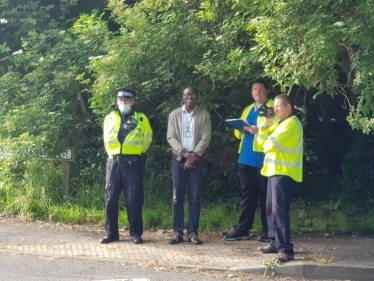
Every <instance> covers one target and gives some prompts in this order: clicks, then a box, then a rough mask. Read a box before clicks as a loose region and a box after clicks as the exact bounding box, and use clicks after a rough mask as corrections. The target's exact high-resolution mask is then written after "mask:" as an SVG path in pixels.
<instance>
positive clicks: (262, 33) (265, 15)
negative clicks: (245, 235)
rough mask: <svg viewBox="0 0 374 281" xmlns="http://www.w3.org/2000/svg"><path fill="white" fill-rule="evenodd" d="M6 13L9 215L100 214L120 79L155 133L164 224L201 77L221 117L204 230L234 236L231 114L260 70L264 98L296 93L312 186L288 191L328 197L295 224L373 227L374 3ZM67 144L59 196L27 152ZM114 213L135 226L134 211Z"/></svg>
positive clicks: (316, 199)
mask: <svg viewBox="0 0 374 281" xmlns="http://www.w3.org/2000/svg"><path fill="white" fill-rule="evenodd" d="M106 5H107V7H106V8H105V6H106ZM0 8H1V9H0V20H1V21H0V85H1V87H0V104H1V105H2V106H1V108H0V120H1V122H2V124H3V126H1V128H0V146H1V149H0V153H2V154H4V153H5V154H10V153H12V155H11V156H9V157H3V158H1V163H0V176H1V181H0V182H1V184H0V203H1V207H0V208H1V211H2V212H3V213H6V214H21V215H27V216H31V217H39V218H45V219H52V220H66V221H71V222H85V221H90V222H91V221H97V220H100V223H102V217H103V213H102V212H103V209H104V199H103V198H104V185H105V161H106V160H105V159H106V155H105V152H104V149H103V144H102V130H101V124H102V119H103V117H104V116H105V115H106V114H108V113H109V111H110V110H111V109H113V108H114V106H115V94H114V93H115V92H114V89H115V88H117V87H123V86H126V87H132V88H134V89H135V90H137V92H138V96H137V99H136V104H135V106H136V109H137V110H139V111H142V112H144V113H145V114H146V115H147V116H148V117H149V119H150V121H151V124H152V128H153V131H154V142H153V143H152V146H151V149H150V150H149V152H148V154H149V161H148V163H147V168H146V174H145V194H146V202H147V204H148V206H146V209H145V211H144V219H145V222H146V224H147V225H150V226H156V225H160V226H162V227H165V228H166V227H168V226H170V222H171V217H170V216H171V214H170V204H171V198H172V183H171V178H170V160H171V159H170V158H171V157H170V149H169V147H168V145H167V142H166V139H165V135H166V126H167V117H168V114H169V113H170V112H171V111H172V110H173V109H175V108H177V107H178V106H180V105H181V91H182V90H183V89H184V88H185V87H187V86H189V85H192V86H195V87H198V88H199V90H200V95H199V100H198V103H199V104H200V105H201V106H203V107H204V108H206V109H207V110H208V111H209V112H210V113H211V117H212V124H213V134H212V142H211V146H210V149H209V150H208V152H207V153H206V155H205V160H206V161H207V166H206V174H205V181H204V194H203V203H204V206H206V209H204V211H203V216H202V228H203V229H209V230H210V229H217V228H220V227H223V228H230V229H231V227H232V225H231V224H232V222H233V221H236V215H237V213H238V206H239V201H240V199H239V196H238V195H239V186H238V178H237V164H236V163H237V157H238V155H237V148H238V144H239V143H238V140H236V139H235V138H234V136H233V132H232V131H231V130H230V129H229V128H227V126H226V125H225V123H224V119H226V118H237V117H239V116H240V114H241V112H242V110H243V109H244V107H245V106H247V105H248V104H250V103H251V102H253V99H252V98H251V95H250V91H251V83H252V82H253V81H254V80H255V79H256V78H259V77H266V79H268V80H267V83H268V85H269V93H270V97H274V96H275V95H277V94H278V93H280V92H281V91H287V92H288V93H289V95H291V96H292V97H294V99H295V102H296V106H297V109H298V112H299V113H298V117H299V118H300V119H301V120H302V122H303V125H304V132H305V153H304V155H305V157H304V175H305V181H304V182H303V183H302V184H301V185H300V186H299V187H298V189H297V190H296V191H295V197H296V198H298V200H302V201H305V202H311V203H312V204H316V205H317V206H322V205H324V204H325V205H328V206H329V207H328V208H329V211H326V212H325V211H322V214H323V216H325V217H326V218H325V219H324V220H321V221H318V220H317V219H315V218H314V219H313V218H311V217H309V215H308V214H307V213H303V212H301V211H300V214H299V213H296V216H297V217H298V219H297V222H295V225H294V226H293V229H294V230H295V231H298V232H303V231H311V229H312V230H313V229H315V230H316V231H317V230H318V231H321V232H324V231H328V230H334V231H335V230H336V231H337V232H345V231H351V230H352V229H354V228H357V229H362V230H363V231H370V229H371V226H370V223H368V224H367V226H365V224H364V222H367V219H366V218H365V217H363V216H361V214H364V213H370V212H371V211H372V208H373V202H374V201H373V200H374V198H373V196H374V194H373V192H372V190H371V186H372V181H373V172H372V171H373V170H374V169H373V168H374V167H373V161H372V155H373V153H374V147H373V143H374V142H373V135H372V134H371V133H372V130H373V128H374V125H373V124H374V121H373V116H372V115H373V113H374V110H373V108H374V106H373V90H374V89H373V85H374V84H373V78H372V76H373V75H372V69H373V65H372V62H373V61H374V58H373V52H371V49H372V47H373V45H374V42H373V40H374V39H373V37H372V34H373V27H374V22H373V20H374V19H373V17H372V14H373V5H372V1H369V0H363V1H360V2H357V3H356V2H354V1H350V0H347V1H332V0H328V1H322V0H315V1H299V0H291V1H288V2H287V3H285V2H280V1H276V0H266V1H265V0H260V1H255V2H253V1H232V0H215V1H187V2H186V1H181V0H175V1H169V0H143V1H126V4H125V2H124V1H121V0H112V1H104V0H97V1H88V0H82V1H77V0H53V1H51V0H40V1H26V0H19V1H10V0H3V1H0ZM352 129H353V130H355V131H352ZM67 146H74V147H75V149H76V151H77V155H76V161H75V162H74V163H72V164H71V167H70V171H71V173H70V180H71V181H70V192H69V195H68V197H66V198H65V199H64V200H62V198H63V197H62V195H63V194H62V189H61V185H62V183H61V163H59V162H46V161H43V162H41V161H39V160H32V159H35V158H37V157H41V156H48V157H50V158H54V157H55V156H56V155H58V154H60V153H61V152H62V151H64V150H65V148H66V147H67ZM326 202H328V203H326ZM330 202H333V203H330ZM357 202H360V203H359V204H358V203H357ZM215 204H219V205H217V206H216V205H215ZM211 206H214V207H211ZM307 206H308V205H307V203H305V205H302V207H300V210H302V209H305V208H306V207H307ZM348 207H349V208H348ZM90 212H92V213H90ZM311 213H313V212H311ZM235 214H236V215H235ZM316 216H317V215H316ZM319 216H320V215H319ZM100 217H101V219H99V218H100ZM351 218H355V220H353V219H351ZM120 220H121V223H122V224H124V225H126V224H127V218H126V215H125V212H122V215H121V219H120ZM334 221H335V222H336V223H335V224H334ZM230 222H231V223H230ZM259 229H260V225H259V222H258V220H256V222H255V231H258V230H259Z"/></svg>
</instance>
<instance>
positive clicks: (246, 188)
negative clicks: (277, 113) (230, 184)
mask: <svg viewBox="0 0 374 281" xmlns="http://www.w3.org/2000/svg"><path fill="white" fill-rule="evenodd" d="M252 97H253V99H254V101H255V102H254V103H252V104H251V105H249V106H247V107H246V108H245V109H244V111H243V114H242V116H241V119H243V120H245V121H246V122H247V123H248V124H249V125H248V126H246V127H244V130H243V131H238V130H235V131H234V134H235V137H236V138H238V139H240V145H239V151H238V153H239V160H238V163H239V171H238V172H239V179H240V187H241V199H242V202H241V208H240V216H239V222H238V224H237V225H236V228H235V231H234V232H233V233H230V234H226V235H225V237H224V239H225V240H226V241H236V240H248V239H249V230H250V229H251V228H252V226H253V221H254V218H255V214H256V209H257V203H258V198H260V206H261V225H262V233H261V235H260V236H259V237H258V238H257V240H258V241H261V242H269V239H268V224H267V221H266V188H267V178H266V177H264V176H262V175H261V173H260V171H261V168H262V166H263V164H264V153H263V151H262V147H260V146H259V145H258V143H257V134H258V127H257V124H259V123H262V122H263V121H264V117H263V116H260V112H261V110H263V108H264V107H272V106H273V103H274V101H273V100H271V99H269V98H268V89H267V86H266V84H265V82H264V81H262V80H256V81H255V82H254V83H253V84H252Z"/></svg>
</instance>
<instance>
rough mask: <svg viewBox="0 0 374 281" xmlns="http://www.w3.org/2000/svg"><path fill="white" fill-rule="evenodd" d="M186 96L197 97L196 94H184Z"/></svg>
mask: <svg viewBox="0 0 374 281" xmlns="http://www.w3.org/2000/svg"><path fill="white" fill-rule="evenodd" d="M183 97H184V98H187V97H190V98H196V94H183Z"/></svg>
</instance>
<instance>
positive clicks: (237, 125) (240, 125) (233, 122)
mask: <svg viewBox="0 0 374 281" xmlns="http://www.w3.org/2000/svg"><path fill="white" fill-rule="evenodd" d="M225 122H226V124H227V125H229V126H230V127H232V128H234V129H236V130H239V131H241V130H244V127H245V126H250V125H248V124H247V123H246V122H245V121H244V120H243V119H226V120H225Z"/></svg>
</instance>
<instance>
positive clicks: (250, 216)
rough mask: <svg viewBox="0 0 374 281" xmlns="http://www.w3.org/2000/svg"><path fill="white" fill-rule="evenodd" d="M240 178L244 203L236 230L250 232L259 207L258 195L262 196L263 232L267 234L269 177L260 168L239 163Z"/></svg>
mask: <svg viewBox="0 0 374 281" xmlns="http://www.w3.org/2000/svg"><path fill="white" fill-rule="evenodd" d="M239 179H240V186H241V196H242V203H241V211H240V217H239V223H238V225H237V226H236V230H237V231H240V232H243V233H245V234H248V233H249V230H250V229H251V228H252V225H253V220H254V217H255V213H256V209H257V203H258V197H260V206H261V224H262V232H263V233H265V234H267V233H268V225H267V220H266V189H267V178H266V177H263V176H261V173H260V168H256V167H252V166H248V165H243V164H239Z"/></svg>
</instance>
